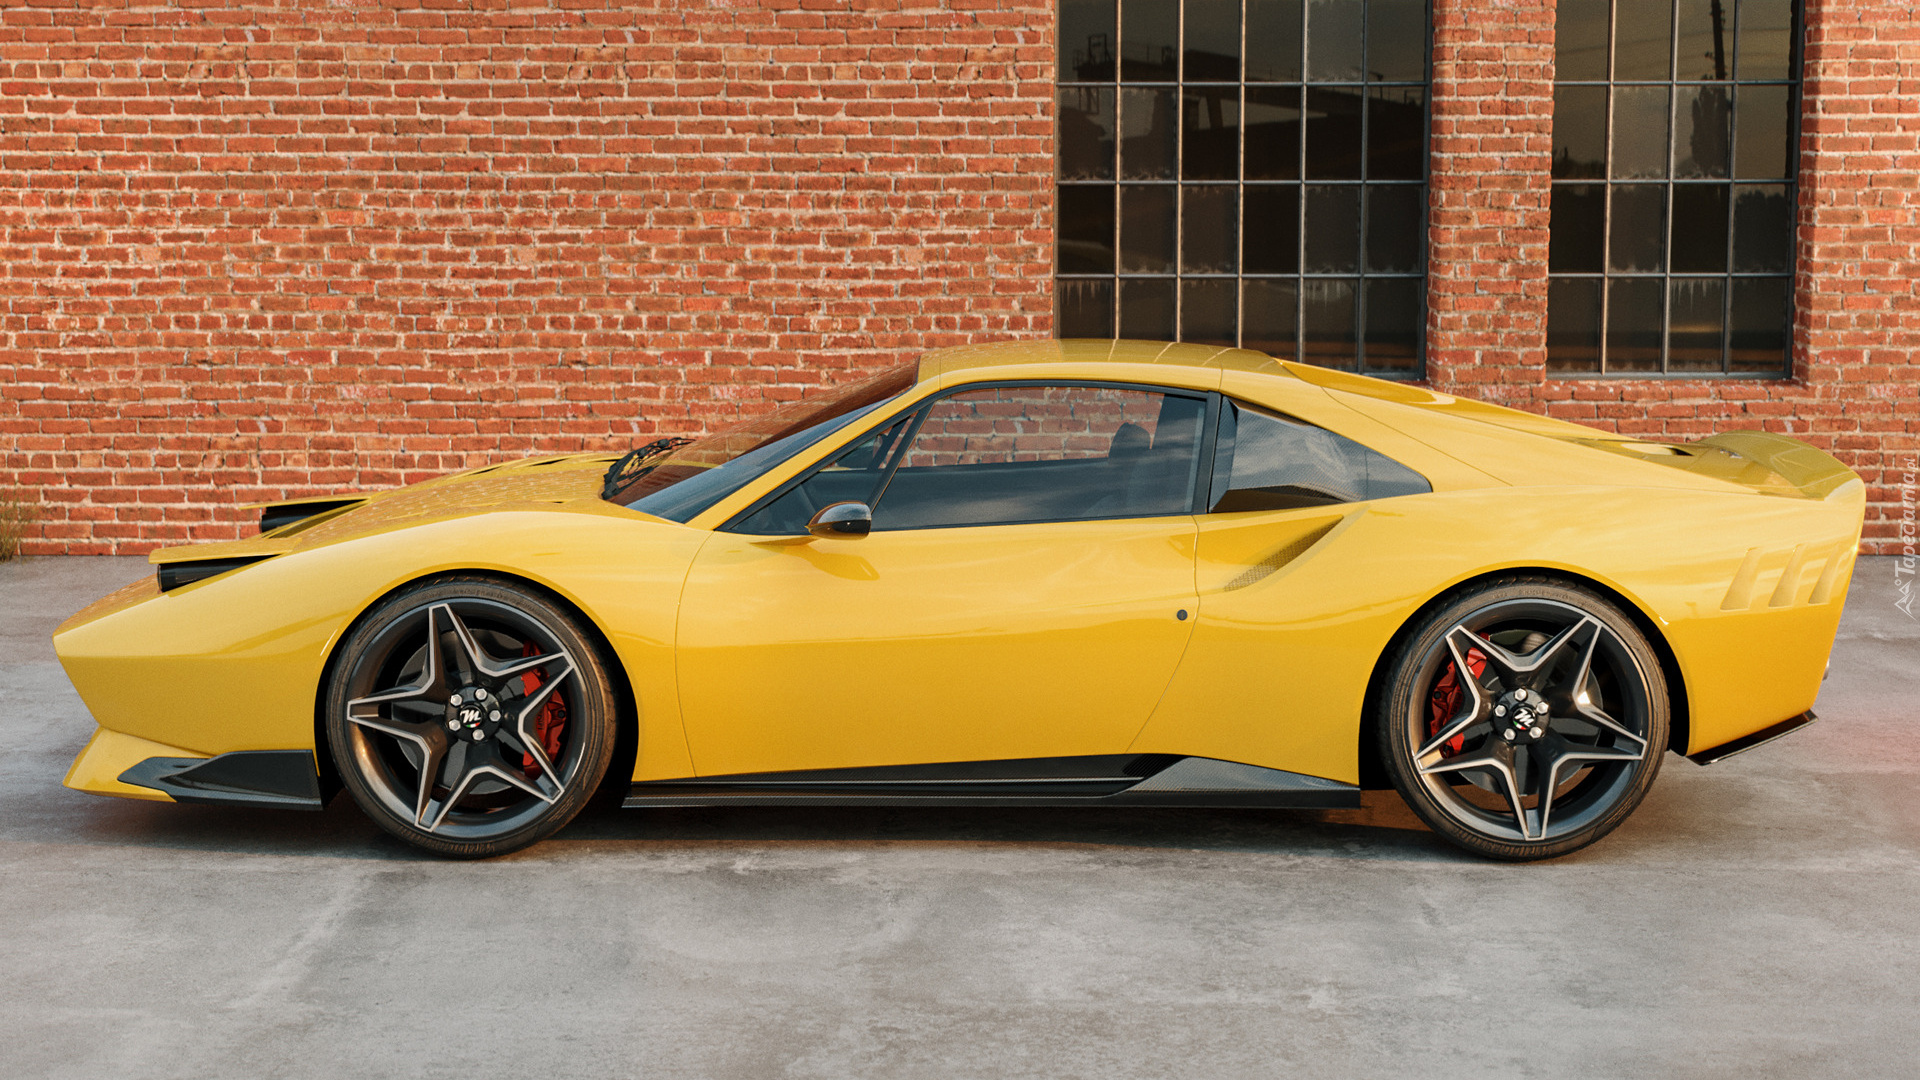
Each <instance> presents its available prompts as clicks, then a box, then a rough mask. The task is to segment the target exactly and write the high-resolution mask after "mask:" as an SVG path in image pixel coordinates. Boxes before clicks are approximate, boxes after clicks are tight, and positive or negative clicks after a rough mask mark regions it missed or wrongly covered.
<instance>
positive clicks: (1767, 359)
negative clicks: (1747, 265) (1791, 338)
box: [1728, 278, 1792, 372]
mask: <svg viewBox="0 0 1920 1080" xmlns="http://www.w3.org/2000/svg"><path fill="white" fill-rule="evenodd" d="M1789 284H1790V281H1789V279H1787V278H1734V279H1732V282H1731V288H1732V289H1733V304H1732V306H1733V326H1732V333H1731V334H1730V335H1729V340H1728V344H1729V345H1730V346H1731V348H1730V350H1729V351H1730V352H1731V354H1732V355H1731V360H1732V363H1731V364H1730V365H1729V366H1730V367H1731V368H1732V370H1734V371H1765V372H1775V371H1785V370H1786V369H1787V340H1788V339H1787V331H1788V326H1787V316H1788V313H1789V312H1790V311H1791V310H1792V309H1791V306H1790V305H1789V303H1788V294H1787V289H1788V285H1789Z"/></svg>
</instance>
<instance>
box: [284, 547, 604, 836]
mask: <svg viewBox="0 0 1920 1080" xmlns="http://www.w3.org/2000/svg"><path fill="white" fill-rule="evenodd" d="M442 578H469V579H471V578H483V579H486V580H489V581H493V582H497V583H499V584H501V585H509V586H512V587H515V588H520V589H527V590H529V591H532V592H536V593H538V594H540V596H541V597H542V598H543V599H545V600H547V601H548V602H549V603H551V604H553V605H554V606H556V607H558V608H560V609H561V610H562V611H565V612H567V613H568V614H570V615H572V616H573V617H574V618H575V619H577V620H579V624H580V627H581V628H582V629H583V630H584V631H585V634H586V637H587V639H588V640H589V641H590V642H591V643H592V645H593V648H594V650H595V651H596V652H597V653H598V654H599V659H600V666H601V668H602V669H603V670H605V671H606V673H607V675H608V676H609V677H610V678H611V679H612V682H613V685H612V687H610V689H611V690H612V691H613V699H614V709H615V712H614V742H613V759H612V760H611V761H609V762H608V763H607V775H606V778H605V779H604V780H602V781H601V788H600V791H599V792H598V793H596V794H595V795H594V797H593V799H592V800H591V801H590V802H589V803H588V805H589V806H593V805H596V804H605V803H607V802H609V801H611V802H613V803H615V804H616V805H617V803H618V800H620V799H623V798H625V797H626V793H627V788H628V786H630V785H631V784H632V783H633V767H634V762H635V760H636V756H637V755H638V754H639V750H640V709H639V706H638V704H637V703H636V700H635V698H634V695H633V681H632V680H631V679H629V678H628V677H627V669H626V665H625V664H623V663H621V661H620V655H619V654H618V653H616V652H614V649H613V643H612V642H611V641H609V640H607V635H606V631H604V630H602V629H601V628H600V623H599V622H598V621H597V620H595V619H594V618H593V617H592V616H591V615H588V614H587V613H586V612H585V611H583V610H581V608H580V605H578V604H576V603H574V602H573V601H572V600H570V599H568V598H567V597H566V596H565V595H563V594H561V593H560V592H558V591H556V590H554V589H553V588H552V587H550V586H547V585H543V584H541V583H540V582H538V581H535V580H533V579H532V578H528V577H523V576H521V575H519V574H510V573H506V572H503V571H500V570H438V571H435V572H433V573H431V574H422V575H420V576H419V577H415V578H409V579H408V580H406V581H402V582H400V583H398V584H396V585H394V586H393V588H391V589H388V590H387V591H386V592H384V593H381V594H380V595H379V596H376V597H374V598H373V599H371V600H369V601H367V603H366V604H365V605H363V606H362V607H361V608H360V613H359V614H357V615H355V616H354V617H353V619H352V620H351V621H349V622H348V623H347V624H346V625H345V626H343V627H341V629H340V632H339V633H338V634H335V635H334V638H333V640H332V641H331V642H329V643H328V645H327V656H326V660H325V662H324V663H322V664H321V665H320V679H319V681H318V682H316V683H315V684H314V688H313V759H314V763H315V765H316V766H318V768H319V771H320V795H321V801H322V804H325V803H330V802H332V801H333V798H334V796H335V795H338V794H339V793H340V791H341V789H342V788H343V787H344V786H345V785H344V784H343V783H342V781H341V779H340V774H339V771H338V770H337V769H336V768H335V767H334V764H333V744H332V741H331V740H330V739H328V737H327V686H328V685H329V684H330V683H331V682H332V680H333V675H334V668H335V666H336V665H337V664H338V663H339V662H340V651H341V648H340V647H341V646H342V645H343V644H344V643H345V642H347V641H348V640H349V639H350V638H352V637H353V633H354V631H355V630H358V629H359V628H360V624H361V623H362V622H364V621H365V620H366V619H367V617H368V616H369V615H371V614H372V613H373V612H375V611H378V610H379V609H380V606H381V605H382V604H384V603H386V601H387V600H388V598H390V597H392V596H394V595H396V594H398V593H400V592H403V591H405V590H407V589H411V588H414V587H415V586H418V585H422V584H425V583H427V582H431V581H438V580H440V579H442Z"/></svg>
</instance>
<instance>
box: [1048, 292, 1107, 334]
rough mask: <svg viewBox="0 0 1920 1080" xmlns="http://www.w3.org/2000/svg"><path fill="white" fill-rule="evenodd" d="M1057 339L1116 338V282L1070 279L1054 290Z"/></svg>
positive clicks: (1055, 332)
mask: <svg viewBox="0 0 1920 1080" xmlns="http://www.w3.org/2000/svg"><path fill="white" fill-rule="evenodd" d="M1053 295H1054V303H1055V306H1056V307H1057V308H1058V313H1057V314H1056V315H1055V316H1054V319H1055V322H1054V336H1055V337H1063V338H1077V337H1085V338H1110V337H1112V336H1113V279H1112V278H1095V279H1093V280H1087V279H1084V278H1083V279H1075V278H1068V279H1066V280H1064V281H1061V282H1059V283H1057V284H1056V285H1055V286H1054V293H1053Z"/></svg>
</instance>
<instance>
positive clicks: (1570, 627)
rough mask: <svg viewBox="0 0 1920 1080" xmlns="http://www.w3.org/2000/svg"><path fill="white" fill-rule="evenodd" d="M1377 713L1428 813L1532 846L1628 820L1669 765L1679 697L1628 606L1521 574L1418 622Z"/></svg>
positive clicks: (1494, 849) (1486, 845)
mask: <svg viewBox="0 0 1920 1080" xmlns="http://www.w3.org/2000/svg"><path fill="white" fill-rule="evenodd" d="M1377 719H1378V725H1377V726H1378V730H1379V736H1380V740H1381V745H1380V750H1381V758H1382V760H1383V761H1384V763H1385V764H1386V768H1387V773H1388V775H1389V776H1390V777H1391V778H1392V779H1393V783H1394V787H1396V788H1397V789H1399V792H1400V795H1401V796H1402V797H1403V798H1404V799H1406V801H1407V804H1408V805H1409V806H1411V807H1412V808H1413V810H1414V812H1415V813H1417V814H1419V815H1420V817H1421V819H1422V820H1424V821H1425V822H1426V823H1427V824H1428V825H1429V826H1431V827H1432V828H1433V830H1434V831H1435V832H1437V833H1439V834H1440V835H1442V836H1444V837H1446V838H1447V839H1449V840H1451V841H1453V842H1454V843H1455V844H1458V845H1460V846H1461V847H1464V848H1466V849H1468V850H1469V851H1473V852H1477V853H1479V854H1482V855H1487V856H1490V857H1493V858H1497V859H1510V860H1527V859H1544V858H1551V857H1553V856H1555V855H1564V854H1566V853H1567V852H1570V851H1574V850H1576V849H1578V848H1582V847H1585V846H1586V845H1588V844H1591V843H1593V842H1594V841H1595V840H1598V839H1599V838H1600V837H1602V836H1605V835H1606V834H1607V833H1608V832H1611V831H1612V830H1613V829H1614V827H1616V826H1617V825H1619V824H1620V823H1621V822H1622V821H1624V820H1626V817H1627V815H1628V814H1631V813H1632V812H1633V809H1634V807H1636V806H1638V805H1639V804H1640V800H1641V798H1643V797H1644V796H1645V795H1646V793H1647V789H1648V788H1649V787H1651V786H1652V784H1653V779H1654V776H1655V774H1656V773H1658V772H1659V769H1660V756H1661V754H1662V753H1663V752H1664V751H1665V749H1666V745H1667V727H1668V722H1669V702H1668V698H1667V687H1666V681H1665V679H1664V677H1663V676H1662V675H1661V671H1660V664H1659V661H1658V659H1657V658H1656V657H1655V656H1654V653H1653V648H1652V646H1651V645H1650V644H1649V643H1648V642H1647V639H1646V636H1645V635H1643V634H1642V633H1641V632H1640V630H1639V629H1638V628H1637V627H1636V626H1635V625H1634V624H1633V621H1632V620H1631V619H1629V618H1628V617H1627V616H1626V615H1625V614H1624V613H1623V612H1621V611H1620V609H1619V608H1618V607H1617V606H1615V605H1614V604H1613V603H1611V602H1610V601H1608V600H1607V599H1605V598H1603V597H1601V596H1599V595H1598V594H1596V593H1593V592H1591V591H1589V590H1586V589H1583V588H1578V587H1575V586H1572V585H1568V584H1565V583H1562V582H1557V581H1552V580H1549V579H1544V578H1519V577H1516V578H1505V579H1498V580H1495V581H1492V582H1489V583H1487V584H1485V585H1483V586H1480V587H1478V588H1475V589H1473V590H1471V591H1469V592H1467V593H1465V594H1463V595H1461V596H1460V597H1458V598H1457V599H1455V600H1453V601H1452V602H1450V603H1448V604H1446V605H1445V606H1443V607H1442V608H1440V609H1439V610H1437V611H1435V612H1433V613H1432V614H1431V615H1430V616H1429V617H1427V618H1426V619H1425V620H1423V621H1422V622H1421V623H1420V625H1418V626H1417V627H1415V629H1414V632H1413V633H1412V635H1411V636H1410V637H1409V638H1408V639H1407V640H1406V643H1405V645H1403V646H1402V648H1401V649H1400V651H1399V653H1398V655H1397V656H1396V657H1395V659H1394V661H1393V668H1392V672H1391V682H1390V684H1389V692H1388V693H1387V695H1386V701H1385V705H1384V708H1383V711H1382V713H1381V715H1380V716H1379V717H1378V718H1377Z"/></svg>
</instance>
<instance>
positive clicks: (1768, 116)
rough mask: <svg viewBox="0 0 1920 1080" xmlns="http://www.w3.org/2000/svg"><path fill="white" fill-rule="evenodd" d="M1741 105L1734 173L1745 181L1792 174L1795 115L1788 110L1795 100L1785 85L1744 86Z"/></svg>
mask: <svg viewBox="0 0 1920 1080" xmlns="http://www.w3.org/2000/svg"><path fill="white" fill-rule="evenodd" d="M1739 93H1740V97H1739V101H1740V107H1739V110H1738V111H1737V113H1736V115H1735V118H1734V124H1735V125H1736V126H1737V128H1738V130H1737V131H1736V132H1735V135H1734V158H1733V175H1735V176H1737V177H1739V178H1740V179H1742V180H1771V179H1773V178H1775V177H1790V176H1792V175H1793V169H1792V167H1791V165H1790V163H1789V162H1788V160H1787V131H1788V130H1789V129H1790V127H1791V120H1792V118H1791V117H1790V116H1789V115H1788V113H1787V104H1788V102H1789V101H1790V100H1791V95H1790V93H1789V88H1788V87H1785V86H1742V87H1740V91H1739Z"/></svg>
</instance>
